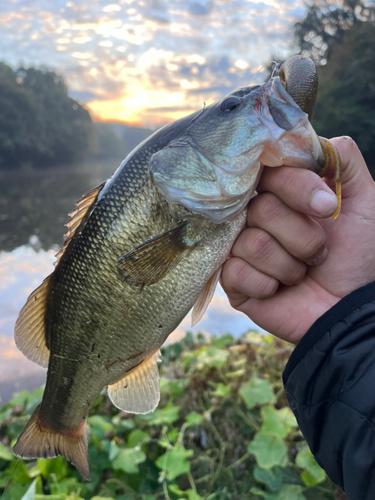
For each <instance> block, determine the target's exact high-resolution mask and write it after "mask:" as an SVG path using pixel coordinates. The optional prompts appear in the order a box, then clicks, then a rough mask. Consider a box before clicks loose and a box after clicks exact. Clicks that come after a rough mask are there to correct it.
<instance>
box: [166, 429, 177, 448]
mask: <svg viewBox="0 0 375 500" xmlns="http://www.w3.org/2000/svg"><path fill="white" fill-rule="evenodd" d="M178 435H179V431H178V429H177V428H176V427H174V428H173V429H172V430H171V431H170V432H168V434H167V438H168V441H170V442H171V443H174V442H175V441H176V440H177V438H178ZM168 447H169V443H168V442H167V446H166V448H168Z"/></svg>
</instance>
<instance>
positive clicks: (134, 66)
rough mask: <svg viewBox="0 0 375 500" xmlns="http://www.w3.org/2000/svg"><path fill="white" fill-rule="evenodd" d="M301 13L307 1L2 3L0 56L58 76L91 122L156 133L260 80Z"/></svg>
mask: <svg viewBox="0 0 375 500" xmlns="http://www.w3.org/2000/svg"><path fill="white" fill-rule="evenodd" d="M304 13H305V7H304V0H234V1H229V0H137V1H133V0H118V1H117V2H113V3H111V0H92V1H87V0H85V1H83V0H75V1H74V2H73V1H65V0H1V2H0V57H1V58H2V60H3V61H4V62H6V63H8V64H10V65H11V66H12V67H13V68H16V67H18V66H19V65H21V64H23V65H25V66H30V65H33V66H40V65H44V66H46V67H48V68H50V69H53V70H55V71H57V72H58V73H59V74H62V75H63V76H64V78H65V80H66V82H67V84H68V86H69V89H70V93H71V96H72V97H73V98H75V99H78V100H79V101H80V102H81V103H84V104H85V105H86V106H87V108H88V109H89V110H90V112H91V114H92V116H93V118H95V119H99V120H106V121H112V120H116V121H123V122H126V123H130V124H134V125H139V126H145V127H150V128H156V127H158V126H160V125H162V124H164V123H168V122H170V121H173V120H175V119H178V118H180V117H182V116H184V115H186V114H189V113H191V112H193V111H196V110H197V109H199V108H200V107H202V106H203V103H204V102H206V103H207V104H209V103H210V102H213V101H215V100H217V99H218V98H220V97H221V96H224V95H226V94H227V93H229V92H230V91H232V90H233V89H235V88H237V87H239V86H242V85H246V84H248V83H249V81H250V80H252V81H254V83H259V80H260V81H262V75H261V72H260V74H259V70H260V68H261V67H262V65H264V64H267V63H268V62H269V61H271V60H272V58H274V57H276V58H277V59H279V60H281V59H283V58H284V59H285V57H286V56H288V55H290V54H291V53H293V48H292V31H293V30H292V28H293V24H294V23H295V22H296V21H297V20H299V19H302V18H303V17H304ZM294 52H295V50H294Z"/></svg>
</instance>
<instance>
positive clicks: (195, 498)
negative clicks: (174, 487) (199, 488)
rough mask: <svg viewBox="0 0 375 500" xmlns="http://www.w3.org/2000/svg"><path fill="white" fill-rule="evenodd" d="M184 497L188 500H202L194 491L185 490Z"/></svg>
mask: <svg viewBox="0 0 375 500" xmlns="http://www.w3.org/2000/svg"><path fill="white" fill-rule="evenodd" d="M185 495H186V496H187V497H188V499H189V500H202V497H201V496H200V495H198V493H197V492H196V491H194V490H186V491H185Z"/></svg>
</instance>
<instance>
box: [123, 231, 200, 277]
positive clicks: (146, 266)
mask: <svg viewBox="0 0 375 500" xmlns="http://www.w3.org/2000/svg"><path fill="white" fill-rule="evenodd" d="M187 226H188V223H187V222H184V223H183V224H181V225H180V226H178V227H176V228H175V229H172V230H171V231H167V232H165V233H163V234H161V235H159V236H156V237H155V238H152V239H151V240H148V241H146V243H142V244H141V245H139V246H137V247H135V248H134V249H133V250H131V251H130V252H128V253H127V254H125V255H123V256H122V257H119V259H118V263H117V266H118V270H119V272H120V275H121V277H122V279H123V280H124V281H127V282H129V283H131V284H135V285H140V286H141V287H144V286H146V285H152V284H153V283H157V282H158V281H160V280H161V279H163V278H164V276H165V275H166V274H167V273H168V272H169V271H170V270H171V269H173V268H174V267H175V266H176V265H177V264H178V263H179V262H180V260H181V259H182V258H183V257H185V255H187V254H188V253H189V252H191V251H192V250H193V249H194V248H195V246H196V243H193V244H188V243H186V242H185V241H184V237H185V234H186V228H187Z"/></svg>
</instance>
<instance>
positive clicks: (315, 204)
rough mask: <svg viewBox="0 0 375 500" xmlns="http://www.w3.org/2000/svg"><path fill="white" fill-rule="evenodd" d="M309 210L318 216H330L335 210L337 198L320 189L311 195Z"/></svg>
mask: <svg viewBox="0 0 375 500" xmlns="http://www.w3.org/2000/svg"><path fill="white" fill-rule="evenodd" d="M310 208H311V210H313V211H314V212H315V213H316V214H318V215H320V216H325V215H331V214H333V213H334V211H335V210H336V208H337V198H336V196H335V195H334V194H331V193H327V191H323V190H322V189H320V190H319V191H315V193H314V194H313V196H312V198H311V200H310Z"/></svg>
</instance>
